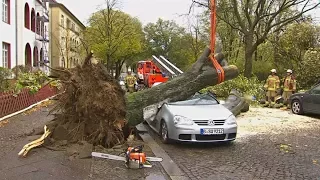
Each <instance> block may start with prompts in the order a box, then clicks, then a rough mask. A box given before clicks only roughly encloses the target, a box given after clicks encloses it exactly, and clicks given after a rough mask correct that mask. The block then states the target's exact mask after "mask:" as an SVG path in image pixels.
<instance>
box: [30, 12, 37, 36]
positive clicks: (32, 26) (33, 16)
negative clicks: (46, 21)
mask: <svg viewBox="0 0 320 180" xmlns="http://www.w3.org/2000/svg"><path fill="white" fill-rule="evenodd" d="M31 31H32V32H35V31H36V13H35V11H34V9H33V8H32V10H31Z"/></svg>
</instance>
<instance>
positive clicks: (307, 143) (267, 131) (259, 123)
mask: <svg viewBox="0 0 320 180" xmlns="http://www.w3.org/2000/svg"><path fill="white" fill-rule="evenodd" d="M238 125H239V130H238V137H237V140H236V141H235V142H234V143H232V144H231V145H224V144H181V143H175V144H170V145H165V144H162V143H161V142H160V141H159V138H157V136H156V135H155V134H153V137H154V138H155V139H156V140H157V142H159V144H160V145H161V147H162V148H163V149H164V150H165V151H166V152H167V153H168V154H169V155H170V157H171V158H172V159H173V160H174V161H175V162H176V163H177V164H178V166H179V167H180V168H181V169H182V170H183V171H184V172H185V173H186V175H187V176H188V177H189V178H190V179H201V180H203V179H208V180H209V179H210V180H215V179H217V180H225V179H230V180H238V179H245V180H251V179H290V180H291V179H298V180H300V179H301V180H302V179H308V180H309V179H314V180H320V141H319V140H320V138H319V134H320V119H319V118H312V117H308V116H297V115H293V114H291V113H290V112H289V111H282V110H276V109H262V108H252V109H251V110H250V111H249V112H248V113H245V114H242V115H240V117H238Z"/></svg>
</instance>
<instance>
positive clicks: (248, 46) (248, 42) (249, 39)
mask: <svg viewBox="0 0 320 180" xmlns="http://www.w3.org/2000/svg"><path fill="white" fill-rule="evenodd" d="M253 53H254V49H253V35H246V36H245V59H246V60H245V65H244V76H245V77H247V78H250V77H251V76H252V56H253Z"/></svg>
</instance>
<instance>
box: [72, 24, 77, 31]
mask: <svg viewBox="0 0 320 180" xmlns="http://www.w3.org/2000/svg"><path fill="white" fill-rule="evenodd" d="M75 28H76V25H75V24H74V23H72V25H71V30H72V31H75Z"/></svg>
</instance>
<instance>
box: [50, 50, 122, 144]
mask: <svg viewBox="0 0 320 180" xmlns="http://www.w3.org/2000/svg"><path fill="white" fill-rule="evenodd" d="M91 58H92V54H90V55H89V56H88V57H87V58H86V59H85V62H84V63H83V65H78V66H77V67H75V68H72V69H68V70H66V69H63V70H61V69H59V70H56V72H57V73H56V74H57V76H58V78H59V79H60V80H61V83H62V84H63V90H64V92H63V93H62V94H60V95H59V96H58V98H57V105H56V106H55V107H54V108H53V109H52V110H51V112H50V113H51V114H53V115H54V116H55V119H54V120H53V121H51V122H50V123H49V124H48V125H47V126H48V128H49V130H50V131H51V132H52V134H51V137H50V138H49V139H50V140H51V142H55V141H66V140H67V141H68V143H76V142H80V141H87V142H88V143H90V144H93V145H102V146H103V147H106V148H110V147H113V146H115V145H118V144H122V143H124V139H125V138H124V135H123V131H122V129H123V127H124V125H125V117H126V103H125V92H124V91H123V90H122V89H121V86H120V85H119V83H118V82H117V81H116V80H115V79H114V78H113V77H112V76H111V75H110V74H109V73H108V71H107V69H106V68H105V67H104V65H102V64H92V63H91Z"/></svg>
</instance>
